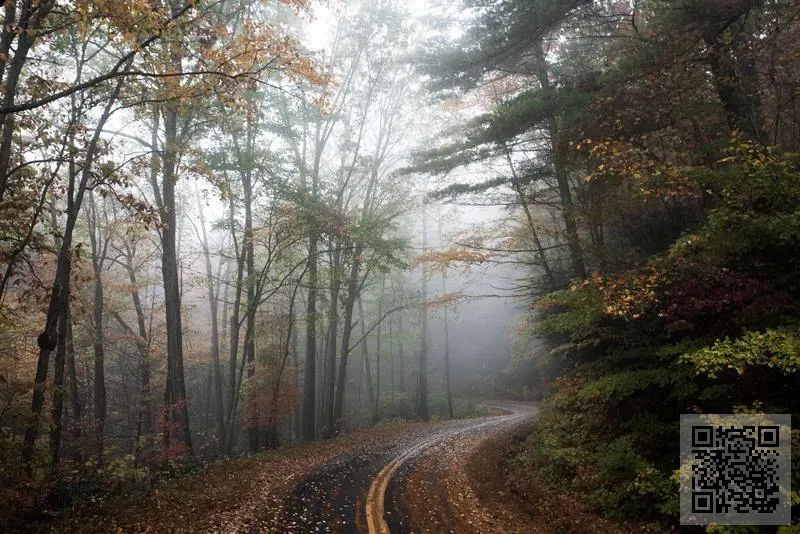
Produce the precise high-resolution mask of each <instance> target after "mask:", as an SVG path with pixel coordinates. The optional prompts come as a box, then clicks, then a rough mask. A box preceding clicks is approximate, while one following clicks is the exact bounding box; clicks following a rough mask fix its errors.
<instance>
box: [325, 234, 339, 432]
mask: <svg viewBox="0 0 800 534" xmlns="http://www.w3.org/2000/svg"><path fill="white" fill-rule="evenodd" d="M341 250H342V247H341V243H340V244H339V247H337V250H336V251H334V253H333V257H332V262H331V293H330V298H331V301H330V311H329V319H328V333H327V336H326V341H325V352H326V354H325V369H326V370H327V372H326V376H325V380H324V384H325V403H324V406H325V410H324V411H323V416H324V417H323V422H322V426H323V428H326V429H327V435H328V437H330V436H331V435H333V432H334V427H335V421H336V416H335V413H334V411H335V410H334V403H335V397H336V395H335V391H336V342H337V340H338V339H339V291H340V288H341V284H342V281H341V278H342V276H341V256H342V252H341Z"/></svg>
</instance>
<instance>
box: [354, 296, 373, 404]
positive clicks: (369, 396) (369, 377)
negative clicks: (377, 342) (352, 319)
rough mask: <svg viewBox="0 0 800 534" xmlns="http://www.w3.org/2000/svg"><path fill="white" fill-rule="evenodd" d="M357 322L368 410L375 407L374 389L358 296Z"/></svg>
mask: <svg viewBox="0 0 800 534" xmlns="http://www.w3.org/2000/svg"><path fill="white" fill-rule="evenodd" d="M358 314H359V323H360V324H361V337H362V340H361V357H362V358H363V359H364V377H365V378H366V382H367V402H368V403H369V407H370V410H372V409H373V408H374V407H375V390H374V389H373V386H372V370H371V369H370V367H369V346H368V345H367V325H366V317H365V316H364V303H363V302H362V301H361V297H359V298H358Z"/></svg>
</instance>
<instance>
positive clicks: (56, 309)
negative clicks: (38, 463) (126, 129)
mask: <svg viewBox="0 0 800 534" xmlns="http://www.w3.org/2000/svg"><path fill="white" fill-rule="evenodd" d="M122 82H123V80H122V79H120V80H119V81H118V83H117V85H116V87H115V89H114V91H113V93H112V95H111V97H110V98H109V100H108V101H107V102H106V106H105V108H104V109H103V113H102V114H101V116H100V119H99V120H98V123H97V126H96V128H95V131H94V134H93V135H92V139H91V140H90V141H89V144H88V146H87V147H86V155H85V157H84V161H83V167H82V171H81V175H80V182H79V183H78V184H77V187H76V184H75V178H76V177H75V176H74V175H71V176H70V184H69V188H68V191H67V221H66V224H65V227H64V234H63V237H62V241H61V250H60V251H59V253H58V262H57V265H56V273H55V277H54V280H53V287H52V289H51V291H50V299H49V301H48V305H47V317H46V319H45V327H44V330H43V331H42V333H41V334H39V337H38V339H37V345H38V347H39V357H38V360H37V364H36V377H35V379H34V386H33V395H32V399H31V414H32V417H31V419H30V421H29V423H28V426H27V427H26V429H25V439H24V443H23V446H22V462H23V464H25V466H26V469H27V470H28V472H29V473H30V472H32V465H31V460H32V459H33V453H34V450H35V446H36V438H37V436H38V434H39V418H40V417H41V414H42V408H43V406H44V393H45V386H46V382H47V370H48V367H49V364H50V353H51V352H52V351H53V349H55V348H56V346H57V340H56V335H57V334H56V329H57V327H58V321H59V318H60V316H61V310H62V308H61V303H62V302H63V300H64V299H69V284H68V283H67V281H68V280H69V277H70V273H71V267H72V263H71V253H72V234H73V231H74V229H75V223H76V222H77V219H78V213H79V211H80V208H81V204H82V203H83V196H84V194H85V192H86V188H87V186H88V185H89V179H90V178H91V175H92V167H93V164H94V159H95V156H96V155H97V147H98V143H99V140H100V132H101V131H102V129H103V127H104V126H105V124H106V122H107V121H108V118H109V117H110V116H111V110H112V109H113V106H114V103H115V102H116V100H117V97H118V96H119V92H120V89H121V88H122ZM0 172H3V169H2V168H0Z"/></svg>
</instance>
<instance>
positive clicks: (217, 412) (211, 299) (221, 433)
mask: <svg viewBox="0 0 800 534" xmlns="http://www.w3.org/2000/svg"><path fill="white" fill-rule="evenodd" d="M195 197H196V199H197V213H198V217H199V219H200V231H201V238H202V243H201V244H202V247H203V256H204V257H205V260H206V286H207V289H208V307H209V311H210V321H211V339H210V342H211V366H212V369H213V374H214V376H213V381H214V392H213V403H212V405H213V407H214V417H215V419H216V425H217V441H218V443H220V444H224V443H226V442H227V440H226V436H225V411H224V407H223V402H222V395H223V391H222V390H223V386H222V367H221V366H220V363H219V341H220V340H219V321H218V318H217V308H218V306H219V298H218V296H217V292H216V291H215V289H214V272H213V269H212V267H211V252H210V250H209V247H208V235H207V234H206V221H205V217H204V216H203V206H202V203H201V202H200V191H199V190H198V189H197V184H195Z"/></svg>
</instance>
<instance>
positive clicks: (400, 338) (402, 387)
mask: <svg viewBox="0 0 800 534" xmlns="http://www.w3.org/2000/svg"><path fill="white" fill-rule="evenodd" d="M397 334H398V340H397V357H398V359H399V360H400V369H398V371H399V373H400V382H399V384H397V388H398V389H399V390H400V391H401V392H402V393H405V391H406V369H405V354H403V314H400V317H398V319H397Z"/></svg>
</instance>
